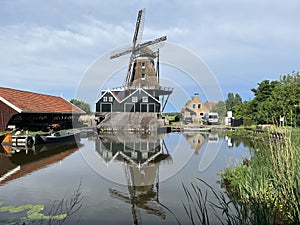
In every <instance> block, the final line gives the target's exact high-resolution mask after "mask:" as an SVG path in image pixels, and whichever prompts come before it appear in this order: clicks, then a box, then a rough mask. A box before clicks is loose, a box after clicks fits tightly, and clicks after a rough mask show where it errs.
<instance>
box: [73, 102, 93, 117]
mask: <svg viewBox="0 0 300 225" xmlns="http://www.w3.org/2000/svg"><path fill="white" fill-rule="evenodd" d="M70 102H71V103H72V104H73V105H75V106H77V107H78V108H80V109H82V110H83V111H85V112H86V114H92V111H91V106H90V105H89V104H88V103H86V102H84V101H81V100H77V99H71V101H70Z"/></svg>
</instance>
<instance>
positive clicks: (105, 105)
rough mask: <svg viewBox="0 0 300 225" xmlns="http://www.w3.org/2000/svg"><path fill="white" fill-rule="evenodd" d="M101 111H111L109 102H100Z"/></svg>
mask: <svg viewBox="0 0 300 225" xmlns="http://www.w3.org/2000/svg"><path fill="white" fill-rule="evenodd" d="M101 112H111V104H110V103H106V104H101Z"/></svg>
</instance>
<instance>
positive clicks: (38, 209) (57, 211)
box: [0, 185, 83, 225]
mask: <svg viewBox="0 0 300 225" xmlns="http://www.w3.org/2000/svg"><path fill="white" fill-rule="evenodd" d="M80 186H81V185H79V186H78V188H77V189H76V190H75V191H74V193H73V195H72V196H71V197H70V198H63V199H62V200H60V201H59V202H54V203H53V205H52V206H51V209H50V210H49V212H48V213H45V212H44V213H43V211H44V208H45V206H44V205H42V204H27V205H20V206H3V207H1V208H0V213H1V212H2V213H4V212H7V213H11V214H17V213H21V212H25V211H27V212H26V216H25V217H24V216H23V217H20V218H14V219H10V220H4V221H1V220H0V223H1V224H2V223H4V224H7V225H8V224H11V225H17V224H22V225H25V224H32V223H35V222H39V224H44V222H45V223H47V224H48V225H52V224H63V223H64V222H65V221H66V219H67V218H68V217H70V216H71V215H73V214H74V213H76V212H77V211H78V210H79V209H80V208H81V207H82V204H81V201H82V199H83V197H82V192H81V189H80ZM4 204H5V203H4V202H2V201H0V206H2V205H4Z"/></svg>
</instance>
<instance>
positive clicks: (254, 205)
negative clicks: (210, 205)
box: [221, 129, 300, 224]
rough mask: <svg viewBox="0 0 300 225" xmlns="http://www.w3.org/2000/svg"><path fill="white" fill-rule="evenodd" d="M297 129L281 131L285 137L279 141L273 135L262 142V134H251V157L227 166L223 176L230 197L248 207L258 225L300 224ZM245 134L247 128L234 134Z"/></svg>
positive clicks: (299, 154)
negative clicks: (237, 163) (240, 162)
mask: <svg viewBox="0 0 300 225" xmlns="http://www.w3.org/2000/svg"><path fill="white" fill-rule="evenodd" d="M246 132H247V133H246ZM269 132H270V131H269ZM298 132H299V130H298V129H286V130H282V133H284V137H283V138H281V139H280V141H278V140H276V139H274V138H272V139H268V140H269V141H268V142H262V141H261V136H260V135H261V134H258V136H257V135H256V134H255V135H256V136H255V135H254V136H251V138H253V139H252V140H253V144H252V146H253V147H252V150H251V159H244V160H243V164H242V165H238V166H235V167H234V168H227V169H225V170H224V171H223V173H222V175H221V177H222V178H223V180H224V184H225V186H226V189H227V192H228V193H229V196H230V197H231V198H237V199H238V202H239V204H241V205H242V206H243V207H247V208H248V210H249V213H250V214H251V216H252V219H255V221H256V224H299V223H300V192H299V190H300V177H299V175H300V169H299V168H300V147H299V145H298V143H299V135H298V134H299V133H298ZM245 133H246V134H247V137H249V136H248V131H247V130H246V131H245V130H239V131H234V133H232V135H233V136H232V137H238V136H240V137H243V136H245ZM264 135H265V134H264ZM270 136H272V135H270V133H268V132H267V137H270ZM263 137H264V138H265V136H263Z"/></svg>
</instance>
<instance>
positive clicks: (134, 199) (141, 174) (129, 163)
mask: <svg viewBox="0 0 300 225" xmlns="http://www.w3.org/2000/svg"><path fill="white" fill-rule="evenodd" d="M128 135H130V134H128ZM100 138H101V139H98V140H96V151H97V152H98V153H99V154H100V155H101V157H102V158H103V159H104V160H105V161H106V162H112V161H113V160H117V161H121V162H123V163H124V164H123V165H124V170H125V174H126V178H127V184H128V194H127V193H123V192H120V191H118V190H115V189H111V188H110V189H109V192H110V195H111V196H112V197H113V198H116V199H119V200H121V201H123V202H126V203H129V204H131V212H132V216H133V220H134V224H139V221H140V220H141V218H139V216H138V209H144V210H145V211H146V212H147V213H149V214H152V215H156V216H158V217H160V218H162V219H165V218H166V214H165V211H164V208H163V207H162V206H161V204H160V202H159V166H160V164H161V163H162V162H167V161H168V160H170V156H169V154H168V150H167V147H166V145H165V143H164V141H163V140H161V139H160V138H159V137H154V136H152V137H148V138H144V137H143V138H138V137H135V135H134V134H131V136H130V137H128V136H127V137H126V138H124V139H122V138H121V137H116V136H109V135H107V136H105V137H100Z"/></svg>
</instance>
